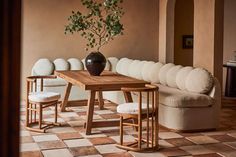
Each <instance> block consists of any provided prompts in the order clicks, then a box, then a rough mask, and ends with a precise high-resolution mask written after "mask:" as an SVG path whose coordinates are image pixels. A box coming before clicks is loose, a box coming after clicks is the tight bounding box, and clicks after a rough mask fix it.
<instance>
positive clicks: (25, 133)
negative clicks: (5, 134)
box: [20, 130, 30, 137]
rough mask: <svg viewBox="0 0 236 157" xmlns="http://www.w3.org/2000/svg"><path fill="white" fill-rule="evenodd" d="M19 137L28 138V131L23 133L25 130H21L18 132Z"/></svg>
mask: <svg viewBox="0 0 236 157" xmlns="http://www.w3.org/2000/svg"><path fill="white" fill-rule="evenodd" d="M20 136H22V137H23V136H30V132H29V131H25V130H22V131H20Z"/></svg>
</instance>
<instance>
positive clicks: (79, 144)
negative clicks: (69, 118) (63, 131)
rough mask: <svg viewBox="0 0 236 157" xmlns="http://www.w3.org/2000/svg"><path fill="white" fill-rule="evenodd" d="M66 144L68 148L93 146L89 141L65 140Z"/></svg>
mask: <svg viewBox="0 0 236 157" xmlns="http://www.w3.org/2000/svg"><path fill="white" fill-rule="evenodd" d="M64 142H65V144H66V145H67V146H68V147H84V146H92V145H93V144H92V143H91V142H90V141H89V140H88V139H72V140H64Z"/></svg>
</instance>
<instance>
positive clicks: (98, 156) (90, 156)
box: [80, 155, 102, 157]
mask: <svg viewBox="0 0 236 157" xmlns="http://www.w3.org/2000/svg"><path fill="white" fill-rule="evenodd" d="M80 157H102V156H101V155H87V156H80Z"/></svg>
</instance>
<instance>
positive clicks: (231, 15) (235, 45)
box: [223, 0, 236, 87]
mask: <svg viewBox="0 0 236 157" xmlns="http://www.w3.org/2000/svg"><path fill="white" fill-rule="evenodd" d="M235 8H236V0H225V5H224V60H223V62H224V63H226V62H227V61H228V60H230V59H233V58H234V57H233V56H234V53H233V51H236V9H235ZM223 74H224V75H223V76H224V77H223V78H224V79H223V80H224V81H223V87H225V78H226V69H224V73H223Z"/></svg>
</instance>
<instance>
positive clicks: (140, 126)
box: [138, 117, 142, 150]
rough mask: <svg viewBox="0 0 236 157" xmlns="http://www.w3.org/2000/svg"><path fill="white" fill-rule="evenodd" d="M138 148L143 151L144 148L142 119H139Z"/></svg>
mask: <svg viewBox="0 0 236 157" xmlns="http://www.w3.org/2000/svg"><path fill="white" fill-rule="evenodd" d="M138 125H139V126H138V148H139V149H140V150H141V146H142V119H141V117H139V118H138Z"/></svg>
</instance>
